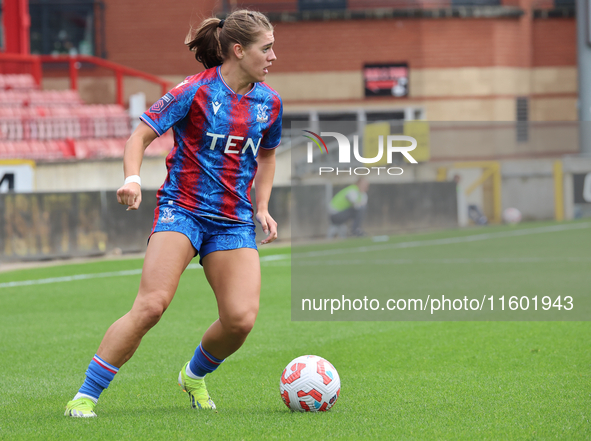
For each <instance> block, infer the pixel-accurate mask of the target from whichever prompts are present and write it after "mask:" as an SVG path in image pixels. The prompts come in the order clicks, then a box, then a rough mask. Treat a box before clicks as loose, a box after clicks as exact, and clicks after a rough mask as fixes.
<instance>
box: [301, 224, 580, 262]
mask: <svg viewBox="0 0 591 441" xmlns="http://www.w3.org/2000/svg"><path fill="white" fill-rule="evenodd" d="M589 227H591V223H590V222H584V223H580V224H572V225H553V226H550V227H537V228H524V229H522V230H513V231H499V232H497V233H484V234H472V235H470V236H456V237H449V238H446V239H431V240H416V241H412V242H399V243H394V244H390V245H368V246H363V247H357V248H335V249H330V250H322V251H309V252H306V253H293V254H292V257H293V258H295V259H298V258H307V257H320V256H331V255H335V254H344V253H352V252H358V253H366V252H370V251H384V250H393V249H397V248H416V247H426V246H432V245H450V244H456V243H464V242H476V241H480V240H488V239H501V238H506V237H515V236H528V235H531V234H543V233H555V232H558V231H569V230H580V229H584V228H589Z"/></svg>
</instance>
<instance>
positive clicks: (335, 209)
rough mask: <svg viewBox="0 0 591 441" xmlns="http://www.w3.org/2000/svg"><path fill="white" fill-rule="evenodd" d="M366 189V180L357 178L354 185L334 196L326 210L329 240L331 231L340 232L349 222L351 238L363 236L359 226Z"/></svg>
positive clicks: (365, 202)
mask: <svg viewBox="0 0 591 441" xmlns="http://www.w3.org/2000/svg"><path fill="white" fill-rule="evenodd" d="M368 189H369V182H368V181H367V179H365V178H359V179H358V180H357V182H356V183H355V184H353V185H349V186H348V187H345V188H343V189H342V190H341V191H339V192H338V193H337V194H336V195H334V197H333V198H332V199H331V201H330V204H329V209H328V211H329V215H330V223H331V227H330V228H329V238H332V236H333V231H335V230H336V231H339V230H340V231H342V228H343V227H344V228H345V229H346V226H347V223H349V222H350V221H352V225H351V234H352V235H353V236H363V235H365V232H364V231H363V229H362V228H361V226H362V223H363V220H364V218H365V212H366V207H367V190H368ZM341 235H342V234H341Z"/></svg>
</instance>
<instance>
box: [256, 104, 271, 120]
mask: <svg viewBox="0 0 591 441" xmlns="http://www.w3.org/2000/svg"><path fill="white" fill-rule="evenodd" d="M267 109H268V107H267V106H263V105H262V104H257V122H260V123H266V122H267V121H268V120H269V115H267Z"/></svg>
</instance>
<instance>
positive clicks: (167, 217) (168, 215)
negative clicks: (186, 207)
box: [160, 207, 174, 224]
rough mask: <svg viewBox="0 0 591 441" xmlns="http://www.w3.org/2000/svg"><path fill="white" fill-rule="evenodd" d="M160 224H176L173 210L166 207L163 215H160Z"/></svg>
mask: <svg viewBox="0 0 591 441" xmlns="http://www.w3.org/2000/svg"><path fill="white" fill-rule="evenodd" d="M160 222H162V223H164V224H169V223H171V222H174V214H173V212H172V208H169V207H164V208H163V209H162V214H161V215H160Z"/></svg>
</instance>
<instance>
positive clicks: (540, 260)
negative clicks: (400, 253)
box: [293, 256, 591, 266]
mask: <svg viewBox="0 0 591 441" xmlns="http://www.w3.org/2000/svg"><path fill="white" fill-rule="evenodd" d="M543 262H555V263H558V262H570V263H578V262H583V263H588V262H590V263H591V257H568V256H567V257H498V258H497V257H476V258H442V259H374V260H371V259H369V260H368V259H363V260H362V259H354V260H321V261H320V260H305V261H296V262H293V266H323V265H413V264H417V263H420V264H422V263H425V264H472V263H484V264H489V263H543Z"/></svg>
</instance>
